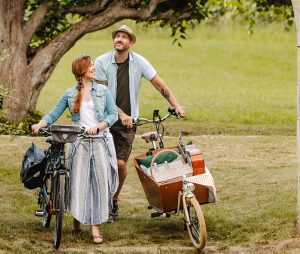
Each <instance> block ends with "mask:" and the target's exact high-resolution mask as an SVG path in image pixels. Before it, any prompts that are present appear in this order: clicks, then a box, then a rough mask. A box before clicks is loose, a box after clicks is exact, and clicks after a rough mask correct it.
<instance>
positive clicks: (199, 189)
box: [133, 108, 216, 249]
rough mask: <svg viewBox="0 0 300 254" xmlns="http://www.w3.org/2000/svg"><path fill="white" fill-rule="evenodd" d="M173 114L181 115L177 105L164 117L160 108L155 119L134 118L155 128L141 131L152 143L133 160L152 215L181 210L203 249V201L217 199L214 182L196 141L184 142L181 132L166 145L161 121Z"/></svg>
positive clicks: (139, 124) (204, 229) (154, 115)
mask: <svg viewBox="0 0 300 254" xmlns="http://www.w3.org/2000/svg"><path fill="white" fill-rule="evenodd" d="M170 116H176V117H177V118H178V115H177V113H176V111H175V109H174V108H169V109H168V114H167V115H165V116H164V117H161V116H160V114H159V110H154V112H153V118H152V119H147V118H138V119H135V121H134V124H135V125H136V126H141V125H143V124H148V123H152V124H154V126H155V131H154V132H148V133H144V134H142V135H141V138H142V139H144V140H145V141H146V142H147V143H151V144H152V147H151V148H150V149H149V150H148V151H147V152H146V153H144V154H140V155H137V156H135V157H134V159H133V162H134V166H135V168H136V171H137V174H138V176H139V179H140V182H141V184H142V186H143V189H144V192H145V195H146V198H147V200H148V203H149V206H148V208H149V209H154V210H155V212H152V213H151V217H152V218H153V217H158V216H164V217H170V215H171V214H172V213H178V212H179V211H182V212H183V215H184V222H185V227H186V229H187V231H188V235H189V237H190V239H191V241H192V243H193V245H194V246H195V247H196V248H197V249H202V248H204V246H205V244H206V241H207V233H206V225H205V220H204V216H203V212H202V209H201V206H200V205H202V204H207V203H212V202H215V201H216V190H215V184H214V180H213V177H212V175H211V174H210V172H209V170H208V169H207V167H206V166H205V162H204V158H203V155H202V152H201V150H200V149H199V148H197V147H196V146H195V145H194V144H188V145H184V143H183V138H182V135H181V134H180V135H179V138H178V144H177V145H176V146H171V147H165V145H164V139H163V134H164V126H163V124H162V122H163V121H165V120H166V119H167V118H169V117H170ZM157 142H158V146H157V144H156V143H157Z"/></svg>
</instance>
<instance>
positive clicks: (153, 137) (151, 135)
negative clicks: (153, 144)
mask: <svg viewBox="0 0 300 254" xmlns="http://www.w3.org/2000/svg"><path fill="white" fill-rule="evenodd" d="M141 138H142V139H144V140H146V142H149V141H156V140H157V133H156V132H155V131H151V132H146V133H144V134H143V135H142V136H141Z"/></svg>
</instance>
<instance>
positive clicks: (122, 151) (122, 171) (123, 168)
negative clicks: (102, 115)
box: [110, 126, 136, 219]
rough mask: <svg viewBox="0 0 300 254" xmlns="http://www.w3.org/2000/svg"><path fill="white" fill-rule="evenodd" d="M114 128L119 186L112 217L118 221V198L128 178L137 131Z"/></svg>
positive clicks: (112, 132) (112, 130) (114, 199)
mask: <svg viewBox="0 0 300 254" xmlns="http://www.w3.org/2000/svg"><path fill="white" fill-rule="evenodd" d="M113 127H114V126H113ZM113 127H112V128H111V134H112V135H113V138H114V144H115V149H116V155H117V164H118V174H119V186H118V189H117V191H116V193H115V194H114V196H113V209H112V211H111V213H110V215H111V216H112V218H113V219H116V218H117V217H118V216H119V214H118V210H119V207H118V198H119V195H120V192H121V190H122V187H123V184H124V182H125V179H126V176H127V161H128V158H129V156H130V153H131V149H132V143H133V140H134V136H135V131H136V129H126V128H121V129H120V128H113Z"/></svg>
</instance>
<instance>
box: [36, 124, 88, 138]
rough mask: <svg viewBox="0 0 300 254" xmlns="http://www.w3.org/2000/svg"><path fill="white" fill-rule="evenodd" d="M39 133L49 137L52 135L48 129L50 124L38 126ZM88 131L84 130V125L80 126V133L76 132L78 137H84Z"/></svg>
mask: <svg viewBox="0 0 300 254" xmlns="http://www.w3.org/2000/svg"><path fill="white" fill-rule="evenodd" d="M38 133H39V134H41V135H43V136H44V137H49V136H51V135H52V131H51V130H50V126H48V127H43V128H40V129H39V131H38ZM87 135H88V133H87V132H86V130H85V127H83V126H80V133H79V134H78V136H79V137H86V136H87Z"/></svg>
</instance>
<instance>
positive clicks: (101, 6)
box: [64, 0, 110, 15]
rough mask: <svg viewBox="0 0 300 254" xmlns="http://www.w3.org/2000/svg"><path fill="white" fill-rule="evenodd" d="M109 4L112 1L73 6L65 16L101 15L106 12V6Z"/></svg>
mask: <svg viewBox="0 0 300 254" xmlns="http://www.w3.org/2000/svg"><path fill="white" fill-rule="evenodd" d="M108 2H110V0H100V1H96V2H93V3H90V4H86V5H79V6H73V7H71V8H69V9H68V10H67V11H66V12H65V13H64V14H68V13H73V14H80V15H88V14H95V13H100V12H102V11H104V10H105V8H106V7H105V6H106V4H107V3H108Z"/></svg>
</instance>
